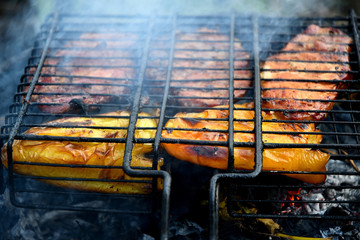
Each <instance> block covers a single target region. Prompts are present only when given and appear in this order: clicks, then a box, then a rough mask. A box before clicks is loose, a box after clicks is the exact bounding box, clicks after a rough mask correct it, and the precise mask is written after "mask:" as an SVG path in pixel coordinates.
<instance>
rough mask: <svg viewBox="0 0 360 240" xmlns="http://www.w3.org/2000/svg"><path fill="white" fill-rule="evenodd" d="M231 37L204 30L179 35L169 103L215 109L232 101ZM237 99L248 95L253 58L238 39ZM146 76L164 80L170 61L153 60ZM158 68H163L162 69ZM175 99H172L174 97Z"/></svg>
mask: <svg viewBox="0 0 360 240" xmlns="http://www.w3.org/2000/svg"><path fill="white" fill-rule="evenodd" d="M229 49H230V43H229V36H227V35H225V34H221V33H219V31H218V30H216V29H215V30H213V29H208V28H201V29H198V30H197V31H196V32H192V33H178V34H177V35H176V43H175V51H174V60H173V65H172V72H171V83H170V98H169V99H170V100H173V102H172V103H174V104H179V105H182V106H188V107H192V106H196V107H212V106H217V105H221V104H227V103H228V98H229V91H228V87H229V57H230V55H229ZM234 50H235V52H234V55H235V58H236V60H235V61H234V68H235V71H234V88H235V90H234V97H235V98H240V97H242V96H244V95H245V93H246V90H247V88H248V87H250V86H251V78H252V73H251V71H250V70H247V68H249V59H250V55H249V54H248V53H247V52H245V51H244V49H243V48H242V45H241V43H240V42H239V40H236V41H235V43H234ZM151 56H152V57H160V56H161V57H168V53H167V52H166V51H161V50H158V51H153V52H152V53H151ZM149 64H150V66H152V67H151V68H148V69H147V76H148V77H149V78H151V79H153V80H160V81H161V80H165V79H166V73H167V69H166V66H167V65H168V61H160V60H152V61H150V63H149ZM159 66H161V67H163V68H159ZM172 97H173V98H172Z"/></svg>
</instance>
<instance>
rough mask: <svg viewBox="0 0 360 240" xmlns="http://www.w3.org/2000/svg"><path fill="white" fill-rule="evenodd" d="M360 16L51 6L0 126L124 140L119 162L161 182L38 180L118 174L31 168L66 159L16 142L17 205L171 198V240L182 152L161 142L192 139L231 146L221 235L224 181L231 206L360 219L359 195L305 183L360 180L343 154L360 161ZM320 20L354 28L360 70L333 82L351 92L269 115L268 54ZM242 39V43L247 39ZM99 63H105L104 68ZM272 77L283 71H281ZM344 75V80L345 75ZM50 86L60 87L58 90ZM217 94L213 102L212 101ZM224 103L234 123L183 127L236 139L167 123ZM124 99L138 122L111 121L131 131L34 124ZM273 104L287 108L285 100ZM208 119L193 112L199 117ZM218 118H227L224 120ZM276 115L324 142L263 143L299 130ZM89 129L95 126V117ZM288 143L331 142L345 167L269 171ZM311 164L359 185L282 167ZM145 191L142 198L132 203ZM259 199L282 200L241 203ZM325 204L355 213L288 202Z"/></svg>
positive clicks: (354, 58) (126, 208)
mask: <svg viewBox="0 0 360 240" xmlns="http://www.w3.org/2000/svg"><path fill="white" fill-rule="evenodd" d="M358 23H359V18H358V17H357V16H356V15H355V13H354V12H352V13H351V14H350V16H349V17H341V18H321V19H320V18H273V17H271V18H270V17H254V16H252V17H246V16H245V17H244V16H238V15H237V14H235V13H233V14H231V16H177V15H175V16H136V17H135V16H101V15H97V16H87V15H80V16H75V15H65V14H61V15H57V14H55V15H52V16H50V17H49V18H48V19H47V21H46V22H45V24H44V25H43V26H42V29H41V32H40V34H39V35H38V37H37V39H36V40H35V45H34V48H33V51H32V55H31V56H30V58H29V64H28V66H26V67H25V73H24V75H23V76H22V78H21V83H20V84H19V86H18V92H17V93H16V94H15V96H14V103H13V104H12V105H11V106H10V113H9V114H8V115H7V116H6V125H5V126H3V127H2V129H1V134H2V138H3V139H4V142H5V140H6V141H7V144H8V145H9V146H12V145H13V143H14V141H15V140H34V141H44V140H48V141H62V142H64V141H72V142H106V143H118V144H120V143H122V144H125V152H124V157H123V167H118V168H121V169H124V171H125V172H126V173H127V174H128V175H130V176H133V177H134V178H133V179H132V180H129V181H130V182H132V183H134V184H144V180H143V178H144V177H148V179H147V180H146V183H148V184H150V185H151V186H152V191H151V193H150V194H134V195H128V194H100V193H89V192H78V191H71V190H64V189H62V188H55V187H51V186H48V185H46V184H43V183H39V182H36V181H33V180H34V179H36V180H54V181H61V180H70V181H77V180H78V181H79V180H80V181H110V182H111V181H118V180H106V179H102V180H99V179H83V178H81V179H76V178H65V177H63V178H54V177H44V176H41V177H40V176H27V175H20V174H17V173H15V172H14V164H18V165H27V166H31V165H35V166H38V167H41V166H51V167H59V165H56V164H50V163H37V164H36V163H28V162H16V161H13V160H12V148H10V147H9V148H8V150H7V154H8V159H9V169H8V174H7V181H8V186H9V190H10V197H11V201H12V203H13V204H14V205H15V206H19V207H31V208H50V209H51V208H60V209H67V210H85V211H111V212H114V211H116V212H126V213H128V212H130V213H153V212H154V209H156V207H158V206H159V205H160V202H161V237H162V238H163V239H165V238H167V237H168V221H169V220H168V218H169V209H170V206H169V198H170V185H171V174H170V173H169V172H168V171H164V170H158V169H159V165H160V163H159V161H160V160H161V159H164V161H165V166H163V167H162V169H167V167H168V166H167V165H166V163H167V160H168V159H169V158H171V157H170V156H169V155H168V154H167V153H166V152H165V151H164V150H163V149H162V147H161V145H162V144H187V145H190V146H191V145H195V146H213V147H216V146H218V147H227V148H228V157H227V160H228V163H227V169H223V170H221V171H220V173H218V174H215V175H214V176H213V177H212V179H211V183H210V199H209V206H210V237H211V238H217V237H218V234H219V233H218V228H219V211H218V205H219V201H220V199H219V191H220V190H221V192H224V193H225V196H227V208H228V211H229V213H230V215H231V216H233V217H235V218H273V219H281V218H283V219H299V218H302V219H330V218H334V217H335V218H336V219H339V220H359V217H358V215H357V214H356V211H355V210H354V209H356V208H357V209H360V208H358V205H359V200H358V199H351V200H346V199H345V200H339V199H325V200H324V199H320V200H314V199H306V197H305V195H306V193H307V194H310V193H311V192H312V191H313V190H314V189H325V190H326V191H331V190H333V189H335V190H354V191H355V190H357V189H359V186H357V184H358V183H359V179H357V177H358V175H359V173H358V172H356V170H355V169H354V168H353V167H352V166H351V165H349V164H344V163H346V162H349V159H351V161H352V162H355V164H356V162H357V161H358V160H359V157H360V154H359V146H360V145H359V136H358V134H359V133H358V132H359V108H358V106H357V105H358V102H359V100H358V93H359V90H358V79H359V74H358V72H359V62H360V59H359V35H358V31H359V28H358ZM311 24H317V25H319V26H321V27H334V28H337V29H340V30H341V31H343V32H345V33H346V34H347V35H348V36H350V37H351V38H352V39H353V44H352V45H351V47H352V51H351V52H350V53H349V56H350V63H349V64H350V66H351V69H352V70H351V74H352V75H353V80H346V82H348V83H349V87H348V88H347V89H337V90H333V92H337V93H338V94H339V95H340V97H339V98H337V99H336V100H325V102H326V101H333V102H335V105H334V107H333V109H331V110H324V111H323V112H325V113H328V116H327V118H326V119H324V120H320V121H314V120H269V119H263V118H262V117H261V116H262V110H264V109H263V106H262V104H263V101H264V100H266V99H264V98H263V97H262V95H261V94H262V91H264V88H262V86H261V80H264V79H261V74H260V73H261V72H263V71H266V69H264V68H263V67H262V63H263V62H264V61H266V59H267V58H268V57H270V56H272V55H274V54H277V53H279V52H281V49H282V48H283V47H284V46H285V45H286V44H287V43H288V42H289V41H290V40H291V39H292V38H293V37H294V36H296V35H297V34H299V33H300V32H302V31H303V30H304V29H306V28H307V27H308V26H309V25H311ZM114 36H115V37H114ZM240 44H241V45H242V46H241V47H239V46H240ZM295 53H296V52H295ZM312 63H314V62H308V64H312ZM94 69H97V70H99V71H98V72H96V71H95V70H94ZM114 71H118V74H117V75H116V74H113V72H114ZM304 71H305V72H313V73H319V72H322V71H317V70H310V71H309V70H304ZM99 72H101V74H99ZM119 72H120V73H119ZM89 73H91V74H89ZM106 73H108V75H106ZM104 75H105V76H104ZM49 79H56V81H49ZM273 80H274V81H276V79H273ZM293 81H294V80H293ZM299 81H304V82H305V81H306V80H299ZM322 81H323V82H329V81H330V82H334V80H331V79H320V80H318V82H322ZM341 81H343V80H339V82H341ZM85 85H86V86H85ZM43 89H47V90H49V91H44V90H43ZM62 89H66V91H63V90H62ZM79 89H80V90H79ZM99 89H100V90H99ZM321 91H322V90H321V89H320V92H321ZM206 92H211V93H213V95H211V94H210V95H206V94H205V93H206ZM215 93H217V94H215ZM229 93H231V94H229ZM47 97H50V100H49V99H48V98H47ZM51 98H54V99H57V100H56V101H62V100H61V99H63V98H64V99H67V100H68V101H70V100H71V104H70V105H69V106H67V107H68V108H69V109H70V110H71V111H64V112H61V111H62V110H61V111H60V110H59V109H62V108H63V107H64V104H60V103H59V102H56V101H52V100H51ZM74 98H75V99H74ZM34 99H36V100H37V101H35V100H34ZM46 99H47V100H46ZM69 99H70V100H69ZM89 99H90V100H91V99H101V101H100V100H99V101H98V102H91V101H90V102H87V100H89ZM104 99H105V100H104ZM302 100H306V99H302ZM306 101H307V100H306ZM210 102H211V104H208V103H210ZM246 102H253V103H254V105H253V106H251V107H248V108H245V109H241V108H238V107H236V105H234V104H237V103H246ZM215 105H225V106H223V107H222V108H220V109H223V110H228V116H226V117H225V118H223V119H221V121H227V122H228V125H227V126H228V129H225V130H224V129H223V130H219V129H215V130H214V129H207V128H201V129H195V130H194V129H187V128H183V129H180V130H183V131H186V130H188V131H189V130H191V131H197V132H209V133H213V132H216V133H218V134H219V135H221V134H227V136H228V138H227V140H225V141H222V140H214V141H205V140H193V139H178V138H166V137H163V136H162V131H167V132H169V133H171V132H172V131H174V128H171V127H165V124H166V123H167V122H168V121H169V120H173V119H176V118H175V117H174V115H175V114H176V113H179V112H202V111H204V110H206V109H209V108H211V107H213V106H215ZM49 109H50V110H49ZM54 109H56V110H54ZM116 110H128V111H129V112H130V116H129V117H125V118H127V119H128V120H129V124H128V126H127V127H125V128H124V127H123V128H117V127H116V126H113V127H107V129H126V130H127V134H126V136H125V137H123V138H84V137H66V136H35V135H29V134H25V133H24V132H25V131H26V130H28V129H29V128H32V127H39V126H47V127H53V125H51V124H49V123H47V124H46V122H48V121H50V120H54V119H58V118H63V117H73V116H82V117H90V118H95V117H97V118H98V117H99V116H98V113H105V112H109V111H116ZM237 110H251V111H253V112H254V118H253V119H250V120H249V119H236V117H235V112H236V111H237ZM271 110H273V111H280V112H285V111H284V110H283V109H276V108H275V109H271ZM47 111H50V112H47ZM307 111H309V110H307ZM140 112H147V113H149V116H140V115H139V113H140ZM286 112H302V110H299V109H290V110H286ZM310 112H311V110H310ZM112 117H113V118H116V117H115V116H112ZM123 118H124V117H123ZM139 119H153V120H156V121H157V127H148V128H147V127H143V128H139V127H137V126H136V124H137V122H138V121H139ZM200 120H201V119H199V118H190V120H189V121H193V122H197V121H200ZM210 120H212V121H214V122H216V121H218V122H220V121H219V119H210ZM237 122H252V123H253V129H250V130H243V131H239V130H236V129H234V124H235V123H237ZM267 122H269V123H298V124H316V126H317V127H318V128H319V129H320V130H321V132H318V131H305V132H304V134H309V135H315V136H318V135H322V136H323V141H322V142H321V143H319V144H308V143H297V144H291V143H268V142H264V141H263V134H276V135H279V136H281V135H284V134H289V135H291V134H293V132H279V131H265V130H263V129H262V124H263V123H267ZM44 124H45V125H44ZM61 127H66V128H75V129H76V128H80V127H81V126H76V124H75V125H71V126H61ZM90 128H93V129H96V127H90ZM145 130H153V131H155V132H156V134H155V135H154V137H152V138H136V137H135V135H136V131H145ZM237 133H243V134H249V133H252V134H253V141H249V142H238V141H236V139H235V134H237ZM134 144H151V145H152V146H153V151H152V152H151V154H150V156H149V157H151V158H152V159H153V164H152V167H149V168H140V169H139V168H134V167H132V166H131V162H132V152H133V148H134ZM239 147H245V148H253V149H255V150H254V156H255V157H254V160H255V161H254V162H255V168H254V169H253V170H243V169H237V168H236V163H235V152H236V151H235V150H236V148H239ZM277 148H284V149H287V148H314V149H323V150H324V151H327V152H330V153H331V159H332V160H331V161H330V162H333V163H336V162H337V161H340V162H341V166H343V165H344V166H345V167H344V168H337V167H336V166H337V165H336V164H334V165H332V167H328V170H327V171H326V172H325V173H324V172H322V171H318V172H309V171H308V172H303V171H301V172H299V171H274V170H271V171H269V170H268V171H265V170H262V167H263V160H262V158H263V150H264V149H277ZM335 160H336V161H335ZM61 167H70V168H77V167H81V168H95V169H99V168H109V169H111V168H115V167H111V166H107V167H104V166H97V165H93V166H86V165H72V164H62V165H61ZM300 173H301V174H307V175H309V174H314V173H318V174H320V173H321V174H326V175H327V178H328V179H332V178H333V177H336V176H345V177H352V178H353V181H354V185H351V186H337V185H336V184H335V185H329V183H328V182H327V183H324V184H321V185H312V184H307V183H302V182H300V181H298V180H294V179H290V178H287V177H284V176H281V174H293V175H296V174H300ZM279 175H280V176H279ZM309 176H310V175H309ZM269 178H270V179H272V180H271V183H268V179H269ZM158 179H163V184H162V191H161V194H159V193H158V192H157V191H156V189H157V188H158V187H159V186H158ZM126 181H128V180H126ZM24 183H25V184H24ZM298 190H299V191H302V195H301V196H302V198H301V199H300V198H299V199H287V198H286V197H287V195H286V194H288V192H289V191H298ZM259 192H266V193H271V197H269V194H265V195H261V194H260V197H259V194H258V193H259ZM245 193H246V194H245ZM54 194H57V195H59V196H60V195H61V197H60V198H58V199H57V200H55V199H54V198H53V197H51V196H53V195H54ZM284 197H285V198H284ZM39 199H41V201H39ZM84 199H92V200H94V201H95V200H100V201H103V204H101V205H100V207H98V208H94V207H93V206H90V207H87V206H81V205H79V204H78V203H79V202H81V201H82V200H84ZM134 201H135V202H138V203H139V204H133V202H134ZM144 203H145V204H144ZM248 203H251V204H260V203H261V204H265V205H269V206H271V207H272V208H271V211H264V212H261V211H260V212H257V213H254V214H249V213H240V212H239V210H238V207H239V205H243V204H248ZM317 203H328V204H340V205H346V209H347V210H346V211H348V215H347V216H341V217H340V216H334V215H332V214H330V215H326V216H325V215H324V214H322V213H315V214H314V213H311V212H310V213H309V212H308V213H306V212H301V214H299V212H295V211H293V212H292V213H289V212H288V211H287V210H284V209H285V207H289V206H290V207H293V208H294V206H295V205H298V204H300V205H301V204H302V205H304V206H305V205H307V206H310V205H311V204H317ZM140 206H141V207H142V208H141V209H140ZM132 207H133V208H132ZM287 209H288V208H287ZM349 209H350V210H349Z"/></svg>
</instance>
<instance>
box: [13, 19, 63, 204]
mask: <svg viewBox="0 0 360 240" xmlns="http://www.w3.org/2000/svg"><path fill="white" fill-rule="evenodd" d="M58 18H59V15H58V14H57V13H55V14H54V16H53V20H52V23H51V28H50V30H49V35H48V38H47V39H46V42H45V46H44V49H43V52H42V54H41V58H40V62H39V65H38V68H37V69H36V72H35V74H34V78H33V81H32V83H31V84H30V86H29V90H28V92H27V94H26V97H25V101H24V102H23V104H22V107H21V110H20V112H19V114H18V117H17V120H16V122H15V124H14V127H13V128H12V130H11V132H10V134H9V139H8V145H7V149H6V150H7V156H8V170H9V174H8V180H9V191H10V193H12V194H10V201H11V203H12V204H14V205H15V206H22V205H23V204H21V203H20V202H18V201H17V200H16V198H15V194H13V193H14V191H15V187H14V175H13V174H14V173H13V167H14V166H13V159H12V146H13V143H14V139H15V137H16V135H17V134H18V133H19V129H20V126H21V123H22V121H23V118H24V116H25V114H26V111H27V109H28V107H29V102H30V99H31V95H32V93H33V92H34V90H35V85H36V83H37V81H38V80H39V77H40V72H41V69H42V66H43V64H44V62H45V57H46V54H47V52H48V49H49V45H50V42H51V39H52V37H53V34H54V31H55V27H56V24H57V22H58Z"/></svg>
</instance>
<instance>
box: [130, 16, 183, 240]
mask: <svg viewBox="0 0 360 240" xmlns="http://www.w3.org/2000/svg"><path fill="white" fill-rule="evenodd" d="M174 21H175V23H176V18H174ZM153 26H154V16H152V17H151V19H150V21H149V26H148V31H147V39H146V44H145V47H144V53H143V59H142V62H141V68H140V73H139V79H138V81H139V82H138V88H137V89H136V93H135V96H134V102H133V106H132V111H131V115H130V119H129V127H128V132H127V133H128V134H127V137H126V145H125V151H124V160H123V166H124V171H125V172H126V173H127V174H129V175H130V176H140V177H143V176H151V177H162V178H163V179H164V186H163V195H162V206H161V233H160V234H161V239H164V240H165V239H168V227H169V226H168V224H169V223H168V222H169V201H170V182H171V177H170V175H169V173H167V172H166V171H163V170H160V171H158V170H148V171H140V170H134V169H132V168H131V166H130V163H131V153H132V147H133V141H134V139H135V137H134V136H135V128H136V127H135V125H136V121H137V115H138V112H139V109H140V100H141V91H142V87H143V82H144V76H145V69H146V63H147V57H148V52H149V45H150V39H151V33H152V29H153Z"/></svg>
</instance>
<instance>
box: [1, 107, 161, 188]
mask: <svg viewBox="0 0 360 240" xmlns="http://www.w3.org/2000/svg"><path fill="white" fill-rule="evenodd" d="M129 116H130V113H129V112H125V111H118V112H111V113H107V114H103V115H101V116H100V117H96V116H92V117H91V118H90V117H89V118H87V117H72V118H63V119H58V120H55V121H51V122H48V123H46V125H47V126H44V127H33V128H30V129H29V130H27V131H26V132H25V133H24V134H25V135H28V136H31V135H36V136H59V137H84V138H104V139H109V138H114V139H124V138H126V135H127V130H126V128H127V126H128V123H129ZM139 116H142V118H140V119H139V120H138V121H137V123H136V126H137V128H138V130H136V131H135V137H136V138H154V137H155V130H151V129H141V128H155V127H156V125H157V124H156V121H155V120H154V119H151V118H146V117H148V116H149V115H147V114H145V113H140V114H139ZM65 126H67V127H65ZM71 126H76V128H75V127H71ZM114 127H116V129H115V128H114ZM44 138H45V137H44ZM6 149H7V145H5V146H4V147H3V148H2V152H1V154H2V156H1V158H2V161H3V163H4V165H5V166H6V167H7V166H8V158H7V151H6ZM124 150H125V143H114V142H75V141H56V140H53V141H46V140H15V141H14V143H13V146H12V154H13V155H12V158H13V161H17V162H29V163H32V164H31V165H26V164H21V163H14V172H16V173H19V174H25V175H32V176H41V177H59V178H84V181H70V180H68V181H67V180H43V181H44V182H47V183H50V184H53V185H56V186H60V187H68V188H74V189H79V190H86V191H97V192H107V193H128V194H133V193H149V192H151V191H152V181H151V180H150V179H148V178H132V177H130V176H128V175H126V174H125V173H124V171H123V169H122V168H119V167H121V166H122V163H123V155H124ZM151 151H152V146H151V144H147V143H139V144H134V147H133V152H132V160H131V166H132V167H145V168H151V167H152V160H151V159H148V158H146V157H145V156H144V154H146V153H149V152H151ZM36 163H48V164H55V166H44V165H34V164H36ZM66 164H72V165H75V167H65V166H64V165H66ZM76 165H84V167H76ZM90 166H100V167H99V168H96V167H90ZM101 166H104V167H107V168H101ZM109 167H114V168H109ZM86 179H99V180H110V181H86ZM111 180H118V181H111ZM136 181H137V182H136ZM145 181H149V182H145Z"/></svg>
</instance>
